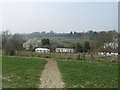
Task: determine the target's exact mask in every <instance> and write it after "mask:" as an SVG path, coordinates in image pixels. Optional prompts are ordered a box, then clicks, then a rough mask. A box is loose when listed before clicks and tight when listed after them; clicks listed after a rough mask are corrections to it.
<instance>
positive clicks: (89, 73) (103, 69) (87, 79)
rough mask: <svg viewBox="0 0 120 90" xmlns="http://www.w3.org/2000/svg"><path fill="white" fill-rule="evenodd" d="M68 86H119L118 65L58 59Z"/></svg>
mask: <svg viewBox="0 0 120 90" xmlns="http://www.w3.org/2000/svg"><path fill="white" fill-rule="evenodd" d="M58 66H59V69H60V71H61V73H62V77H63V81H64V82H65V87H67V88H117V87H118V67H117V66H118V65H117V64H109V65H108V64H106V63H97V64H96V63H86V62H73V61H58Z"/></svg>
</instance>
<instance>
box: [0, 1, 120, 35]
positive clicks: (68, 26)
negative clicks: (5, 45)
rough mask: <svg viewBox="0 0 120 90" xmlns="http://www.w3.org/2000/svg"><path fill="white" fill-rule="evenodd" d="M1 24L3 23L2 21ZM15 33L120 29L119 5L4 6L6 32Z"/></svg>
mask: <svg viewBox="0 0 120 90" xmlns="http://www.w3.org/2000/svg"><path fill="white" fill-rule="evenodd" d="M0 23H1V22H0ZM6 29H7V30H9V31H11V32H12V33H31V32H37V31H38V32H41V31H47V32H48V31H51V30H52V31H54V32H64V33H65V32H70V31H77V32H82V31H84V32H85V31H88V30H96V31H101V30H112V29H115V30H117V29H118V3H117V2H24V3H22V2H20V3H6V4H3V6H2V30H6Z"/></svg>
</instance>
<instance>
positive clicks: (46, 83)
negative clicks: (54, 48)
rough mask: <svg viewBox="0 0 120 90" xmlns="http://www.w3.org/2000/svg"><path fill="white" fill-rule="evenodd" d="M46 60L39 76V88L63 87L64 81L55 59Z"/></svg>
mask: <svg viewBox="0 0 120 90" xmlns="http://www.w3.org/2000/svg"><path fill="white" fill-rule="evenodd" d="M47 61H48V63H47V64H46V66H45V69H44V70H43V73H42V75H41V78H40V80H41V84H40V88H64V83H63V81H62V78H61V74H60V71H59V69H58V66H57V62H56V60H49V59H47Z"/></svg>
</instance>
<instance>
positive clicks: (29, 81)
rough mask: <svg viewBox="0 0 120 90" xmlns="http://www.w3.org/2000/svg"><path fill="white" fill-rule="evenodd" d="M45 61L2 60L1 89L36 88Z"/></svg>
mask: <svg viewBox="0 0 120 90" xmlns="http://www.w3.org/2000/svg"><path fill="white" fill-rule="evenodd" d="M46 63H47V61H45V60H39V59H27V58H11V57H3V58H2V75H3V81H2V87H3V88H38V85H39V84H40V75H41V72H42V70H43V69H44V65H45V64H46Z"/></svg>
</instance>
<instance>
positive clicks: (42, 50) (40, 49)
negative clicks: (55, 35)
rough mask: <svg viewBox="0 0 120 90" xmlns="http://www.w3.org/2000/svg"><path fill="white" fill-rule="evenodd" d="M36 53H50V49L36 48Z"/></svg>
mask: <svg viewBox="0 0 120 90" xmlns="http://www.w3.org/2000/svg"><path fill="white" fill-rule="evenodd" d="M35 52H44V53H49V52H50V49H47V48H36V49H35Z"/></svg>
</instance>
